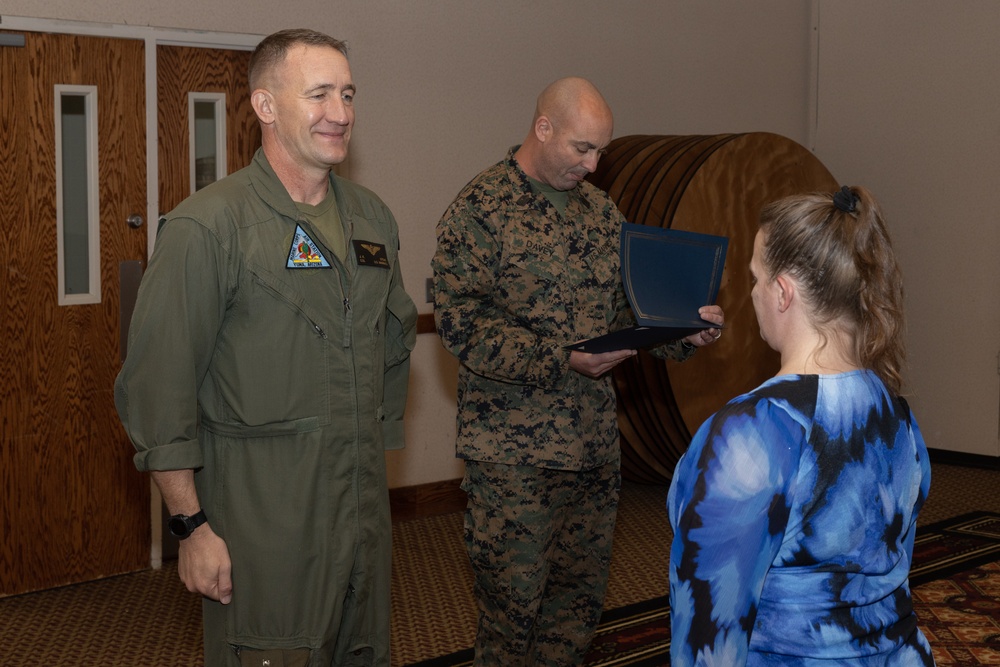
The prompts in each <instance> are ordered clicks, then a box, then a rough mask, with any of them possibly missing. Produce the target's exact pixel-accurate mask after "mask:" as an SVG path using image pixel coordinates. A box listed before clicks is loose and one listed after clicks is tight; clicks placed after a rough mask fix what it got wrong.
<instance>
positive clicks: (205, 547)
mask: <svg viewBox="0 0 1000 667" xmlns="http://www.w3.org/2000/svg"><path fill="white" fill-rule="evenodd" d="M177 558H178V561H177V571H178V573H179V574H180V577H181V581H183V582H184V585H185V586H186V587H187V589H188V590H189V591H191V592H192V593H200V594H202V595H204V596H205V597H207V598H211V599H213V600H216V601H218V602H221V603H222V604H229V602H230V601H231V600H232V599H233V578H232V571H233V563H232V560H230V558H229V547H227V546H226V542H225V540H223V539H222V538H221V537H219V536H218V535H216V534H215V531H213V530H212V527H211V525H209V524H207V523H206V524H203V525H201V526H198V527H197V528H195V530H194V532H193V533H191V536H190V537H188V538H187V539H185V540H181V542H180V546H179V547H178V550H177Z"/></svg>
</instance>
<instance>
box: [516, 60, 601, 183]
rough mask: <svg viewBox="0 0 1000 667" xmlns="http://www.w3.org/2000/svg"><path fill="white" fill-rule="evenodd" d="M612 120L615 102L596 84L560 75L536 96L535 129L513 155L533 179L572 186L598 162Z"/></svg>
mask: <svg viewBox="0 0 1000 667" xmlns="http://www.w3.org/2000/svg"><path fill="white" fill-rule="evenodd" d="M613 124H614V122H613V118H612V116H611V108H610V107H609V106H608V103H607V102H605V101H604V97H603V96H602V95H601V93H600V91H598V90H597V88H596V87H595V86H594V84H592V83H591V82H590V81H587V80H586V79H581V78H580V77H567V78H565V79H559V80H558V81H555V82H553V83H551V84H549V86H548V87H546V88H545V90H543V91H542V94H541V95H539V96H538V101H537V102H536V103H535V117H534V120H533V121H532V123H531V131H530V132H528V136H527V137H526V138H525V140H524V143H523V144H521V147H520V148H519V149H518V151H517V153H515V155H514V157H515V159H516V160H517V161H518V164H520V165H521V168H522V169H523V170H524V171H525V173H527V174H528V176H531V177H532V178H534V179H535V180H538V181H541V182H542V183H545V184H547V185H549V186H551V187H553V188H555V189H556V190H572V189H573V188H575V187H576V186H577V185H579V183H580V181H582V180H583V179H584V178H585V177H586V176H587V174H589V173H591V172H592V171H594V169H596V168H597V161H598V160H599V159H600V157H601V154H602V153H603V151H604V147H605V146H607V145H608V143H610V141H611V132H612V129H613Z"/></svg>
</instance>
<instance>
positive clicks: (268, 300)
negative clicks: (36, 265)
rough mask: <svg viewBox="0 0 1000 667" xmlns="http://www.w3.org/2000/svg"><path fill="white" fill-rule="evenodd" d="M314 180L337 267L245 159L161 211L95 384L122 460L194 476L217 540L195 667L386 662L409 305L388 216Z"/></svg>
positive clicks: (260, 169)
mask: <svg viewBox="0 0 1000 667" xmlns="http://www.w3.org/2000/svg"><path fill="white" fill-rule="evenodd" d="M330 183H331V187H332V188H333V190H334V192H335V195H336V200H337V205H338V207H339V212H340V217H341V219H342V221H343V224H344V229H345V236H346V240H347V256H346V258H345V259H344V261H341V260H340V259H338V258H337V257H336V256H335V254H334V253H332V252H331V251H330V250H329V249H327V248H326V247H325V246H323V244H322V242H321V238H322V237H321V234H317V233H316V231H317V230H315V229H313V228H311V227H310V225H309V223H308V222H307V221H306V218H305V216H303V215H301V214H300V213H299V212H298V210H297V208H296V206H295V203H294V202H293V201H292V199H291V198H290V197H289V195H288V192H287V191H286V190H285V188H284V187H283V185H282V184H281V182H280V181H279V180H278V178H277V177H276V176H275V174H274V172H273V170H272V169H271V166H270V165H269V164H268V162H267V159H266V158H265V156H264V153H263V151H262V150H258V152H257V154H256V155H255V157H254V159H253V162H252V163H251V164H250V165H249V166H248V167H246V168H245V169H242V170H240V171H238V172H237V173H235V174H233V175H231V176H229V177H227V178H225V179H223V180H221V181H219V182H218V183H215V184H213V185H211V186H208V187H206V188H205V189H203V190H200V191H199V192H197V193H195V194H194V195H192V196H191V197H189V198H188V199H187V200H185V201H184V202H182V203H181V204H180V205H179V206H178V207H177V208H176V209H175V210H174V211H173V212H171V214H170V215H169V217H168V219H167V221H166V223H165V224H164V226H163V228H162V230H161V232H160V234H159V237H158V239H157V243H156V249H155V251H154V253H153V257H152V259H151V261H150V264H149V270H148V271H147V272H146V275H145V276H144V277H143V280H142V284H141V287H140V290H139V298H138V303H137V305H136V309H135V313H134V316H133V319H132V325H131V331H130V335H129V348H128V359H127V361H126V362H125V365H124V367H123V368H122V371H121V373H120V375H119V377H118V380H117V382H116V385H115V401H116V404H117V407H118V412H119V415H120V417H121V419H122V423H123V424H124V425H125V428H126V430H127V432H128V435H129V437H130V438H131V439H132V442H133V443H134V445H135V447H136V449H137V451H138V453H137V454H136V456H135V462H136V465H137V467H138V468H139V469H140V470H178V469H186V468H194V469H195V470H196V473H195V482H196V485H197V489H198V494H199V498H200V500H201V503H202V507H203V509H204V510H205V512H206V513H207V515H208V520H209V523H210V525H211V527H212V529H213V530H214V531H215V532H216V533H217V534H218V535H219V536H220V537H222V538H223V539H224V540H225V541H226V543H227V546H228V548H229V552H230V556H231V557H232V562H233V600H232V603H231V604H229V605H221V604H219V603H216V602H212V601H206V603H205V606H204V612H205V627H206V638H205V642H206V664H207V665H209V666H212V665H224V664H225V665H238V664H239V661H238V659H237V658H236V657H235V653H234V652H233V651H232V650H231V649H230V648H229V645H234V646H242V647H248V648H258V649H268V650H271V649H286V650H287V649H308V650H309V651H310V655H311V657H310V661H309V663H308V664H310V665H330V664H333V663H334V662H336V664H359V665H388V664H389V581H390V557H391V543H390V540H391V523H390V519H389V507H388V491H387V488H386V476H385V455H384V450H385V449H387V448H390V449H391V448H399V447H402V444H403V440H402V415H403V408H404V405H405V402H406V389H407V378H408V374H409V353H410V350H411V349H412V348H413V345H414V343H415V338H416V308H415V307H414V304H413V302H412V300H411V299H410V298H409V296H407V294H406V292H405V291H404V289H403V284H402V279H401V276H400V268H399V262H398V247H399V240H398V230H397V227H396V222H395V220H394V218H393V217H392V214H391V213H390V211H389V209H388V208H387V207H386V206H385V205H384V204H383V203H382V201H381V200H380V199H378V197H377V196H375V195H374V194H373V193H371V192H369V191H368V190H366V189H365V188H362V187H361V186H358V185H356V184H353V183H350V182H349V181H345V180H343V179H341V178H338V177H336V176H334V175H332V174H331V177H330ZM299 232H301V233H299ZM308 241H312V245H310V244H309V243H308ZM303 244H305V245H303ZM304 258H306V259H304ZM308 260H311V261H308ZM324 262H325V264H326V265H327V266H326V267H323V268H312V267H321V266H322V265H323V264H324ZM297 264H304V265H306V266H307V267H309V268H290V266H295V265H297ZM218 635H221V636H218Z"/></svg>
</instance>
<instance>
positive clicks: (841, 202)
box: [833, 185, 861, 213]
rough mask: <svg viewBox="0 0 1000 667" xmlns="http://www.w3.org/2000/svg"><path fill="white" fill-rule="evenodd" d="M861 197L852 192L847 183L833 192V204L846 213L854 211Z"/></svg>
mask: <svg viewBox="0 0 1000 667" xmlns="http://www.w3.org/2000/svg"><path fill="white" fill-rule="evenodd" d="M860 199H861V198H860V197H858V196H857V195H856V194H854V193H853V192H851V190H850V188H848V187H847V186H846V185H845V186H843V187H842V188H840V190H838V191H837V192H834V193H833V205H834V206H836V207H837V208H839V209H840V210H841V211H843V212H844V213H854V211H855V210H856V209H857V208H858V201H859V200H860Z"/></svg>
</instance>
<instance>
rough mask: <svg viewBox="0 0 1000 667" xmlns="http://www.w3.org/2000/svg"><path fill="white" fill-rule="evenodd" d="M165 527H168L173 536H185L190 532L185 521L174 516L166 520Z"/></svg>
mask: <svg viewBox="0 0 1000 667" xmlns="http://www.w3.org/2000/svg"><path fill="white" fill-rule="evenodd" d="M167 528H169V529H170V533H171V534H172V535H173V536H174V537H187V536H188V534H189V533H190V531H189V530H188V526H187V522H186V521H184V519H181V518H180V517H176V516H172V517H170V520H169V521H167Z"/></svg>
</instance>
